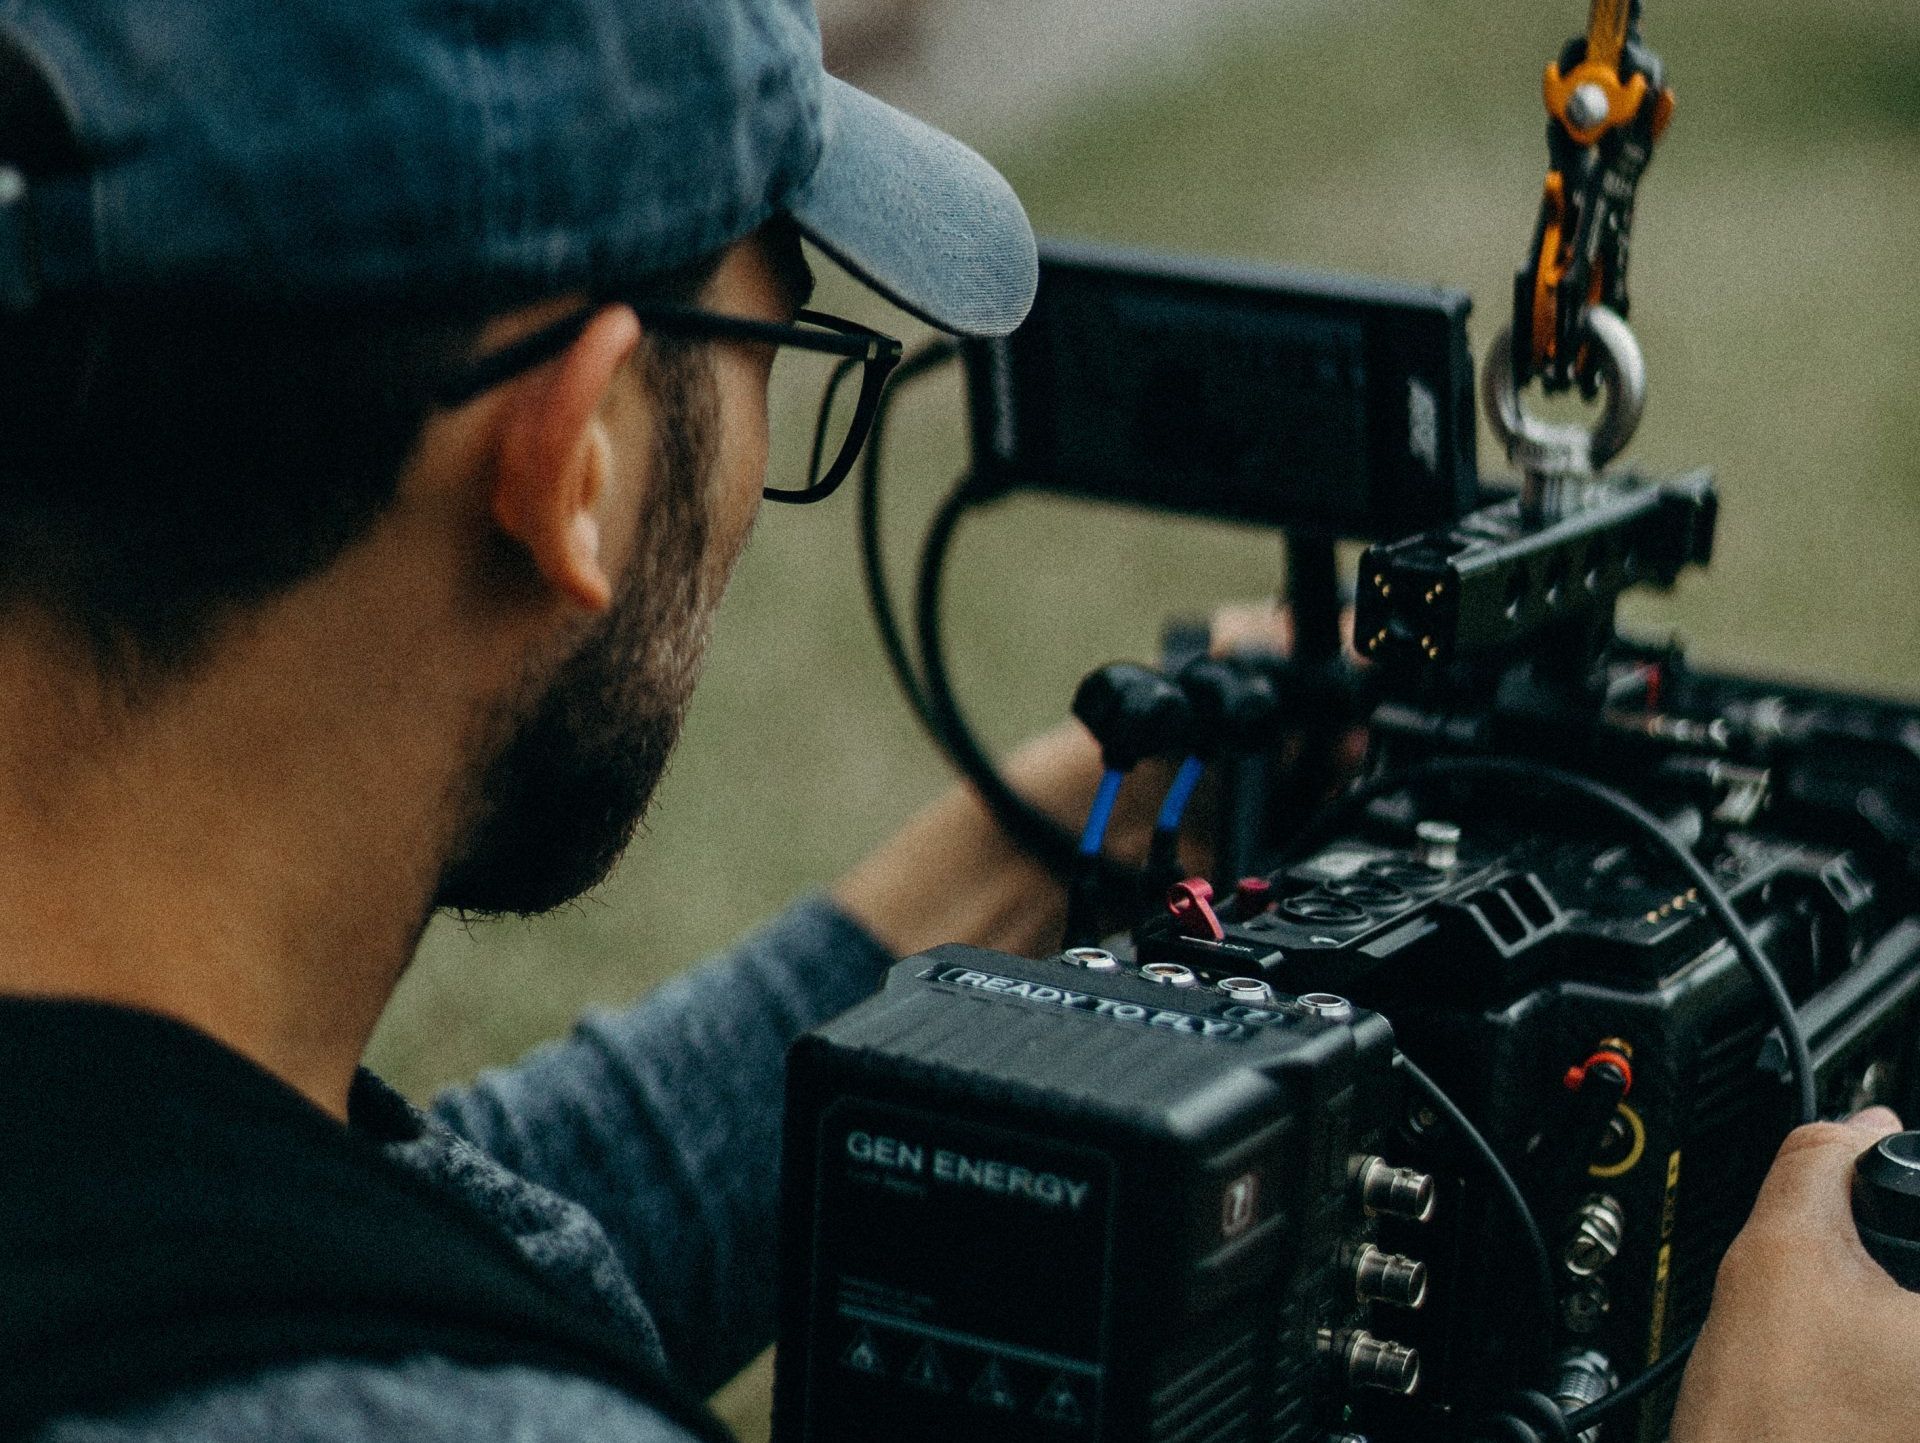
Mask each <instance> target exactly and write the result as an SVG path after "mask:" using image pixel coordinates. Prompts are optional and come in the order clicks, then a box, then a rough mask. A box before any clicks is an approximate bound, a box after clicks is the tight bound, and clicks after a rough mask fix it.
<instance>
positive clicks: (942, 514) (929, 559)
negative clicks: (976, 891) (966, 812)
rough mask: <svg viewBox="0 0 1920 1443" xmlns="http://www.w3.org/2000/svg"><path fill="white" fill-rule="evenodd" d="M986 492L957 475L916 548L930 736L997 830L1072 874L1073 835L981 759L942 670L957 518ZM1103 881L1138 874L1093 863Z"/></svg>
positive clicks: (1103, 861) (988, 761)
mask: <svg viewBox="0 0 1920 1443" xmlns="http://www.w3.org/2000/svg"><path fill="white" fill-rule="evenodd" d="M988 494H992V493H990V492H988V491H987V490H986V488H985V487H983V486H982V485H980V483H978V482H977V481H975V479H974V478H973V477H972V476H970V475H968V476H962V477H961V478H960V480H959V481H958V482H957V483H956V484H955V485H954V488H953V490H952V491H950V492H949V493H948V494H947V498H946V499H945V500H944V501H942V502H941V503H940V509H939V510H938V511H936V512H935V513H934V516H933V521H932V523H931V524H930V525H929V526H928V528H927V537H926V541H925V543H924V544H923V546H922V548H921V553H920V579H919V585H918V587H917V588H916V594H915V609H916V616H915V623H916V631H917V633H918V641H919V643H920V666H921V672H922V677H921V680H922V683H923V685H924V688H925V697H926V702H927V715H928V719H929V721H930V723H931V730H932V731H933V735H934V738H935V740H937V741H938V742H939V743H940V745H941V747H942V748H943V749H944V750H945V751H946V753H947V755H948V757H949V758H951V760H952V761H953V764H954V765H955V766H956V767H958V768H959V769H960V774H961V775H962V776H963V777H965V778H966V780H967V781H968V782H970V783H972V785H973V788H974V790H975V791H976V792H978V793H979V794H980V799H981V800H982V801H983V802H984V803H985V804H986V806H987V808H988V810H989V811H991V812H992V813H993V815H994V818H995V819H996V820H997V821H998V822H999V823H1000V826H1001V828H1002V829H1003V830H1004V831H1005V832H1006V833H1007V835H1008V836H1009V837H1011V838H1012V839H1013V840H1014V841H1015V842H1016V843H1017V844H1018V845H1019V846H1021V847H1022V848H1024V849H1025V850H1026V851H1028V852H1030V853H1031V854H1032V855H1033V856H1035V857H1036V858H1038V859H1039V860H1040V861H1042V862H1044V863H1046V864H1047V865H1048V866H1049V867H1051V868H1052V869H1053V870H1054V872H1055V873H1057V874H1058V875H1060V876H1062V877H1069V876H1071V875H1072V874H1073V870H1074V866H1075V863H1076V861H1077V859H1078V856H1079V846H1078V838H1076V837H1075V836H1074V835H1073V834H1072V833H1071V832H1070V831H1068V830H1067V829H1066V828H1065V827H1063V826H1061V825H1060V823H1058V822H1056V821H1055V820H1054V819H1053V818H1052V817H1050V816H1048V815H1047V814H1046V813H1045V812H1043V811H1041V810H1040V808H1038V807H1036V806H1035V805H1034V804H1033V803H1032V802H1030V801H1028V800H1027V799H1026V798H1025V797H1023V796H1021V795H1020V794H1019V793H1018V792H1017V791H1015V790H1014V789H1013V786H1012V785H1011V784H1010V783H1009V782H1008V781H1007V779H1006V778H1005V777H1004V776H1002V775H1001V773H1000V770H999V768H998V767H996V766H995V765H994V763H993V759H992V758H991V757H990V756H988V754H987V750H986V748H985V747H984V746H983V745H982V744H981V742H980V739H979V737H978V736H977V735H976V734H975V732H974V730H973V728H972V726H971V725H970V724H969V723H968V721H967V719H966V717H965V716H963V715H962V714H961V711H960V703H959V701H958V699H957V698H956V697H955V696H954V692H953V681H952V678H951V676H950V675H949V673H948V670H947V653H946V641H945V637H944V636H943V634H942V625H941V600H942V595H943V591H944V587H945V584H946V564H947V557H948V553H949V552H950V551H951V550H952V548H953V538H954V533H955V532H956V531H958V530H959V527H960V522H961V519H962V518H963V517H964V516H965V515H966V513H967V512H968V511H969V510H970V509H972V507H973V506H974V505H976V504H977V503H978V502H979V501H980V500H981V499H982V497H983V496H984V495H988ZM1099 871H1100V874H1101V877H1102V879H1103V881H1104V880H1111V881H1115V882H1120V883H1125V884H1131V883H1133V882H1135V881H1137V880H1138V877H1139V873H1138V872H1137V871H1136V870H1135V869H1134V868H1132V867H1125V866H1122V865H1121V864H1119V863H1117V862H1115V861H1113V860H1112V859H1111V858H1105V857H1103V858H1101V859H1100V860H1099Z"/></svg>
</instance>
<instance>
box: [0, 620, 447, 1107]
mask: <svg viewBox="0 0 1920 1443" xmlns="http://www.w3.org/2000/svg"><path fill="white" fill-rule="evenodd" d="M287 610H288V614H285V615H282V616H280V617H277V618H275V619H274V621H273V623H272V624H271V625H263V626H259V627H250V628H248V630H247V633H246V635H244V636H243V637H242V638H241V639H240V640H239V641H237V642H235V643H234V644H233V645H231V646H229V647H226V648H223V654H222V658H221V660H220V662H219V663H218V664H217V665H215V666H212V667H210V668H208V669H205V670H203V671H197V672H195V673H193V674H191V675H190V676H188V677H187V678H185V679H183V680H181V681H179V682H169V683H167V684H165V685H164V686H163V688H162V689H161V691H160V693H159V695H158V696H157V698H156V699H154V700H151V701H143V702H142V703H140V704H139V705H138V706H136V707H134V708H132V709H130V710H129V709H126V708H124V707H120V706H119V705H117V704H115V703H110V702H106V701H103V700H102V698H101V696H100V694H99V691H98V688H97V687H96V686H94V685H93V683H92V679H91V677H90V675H83V674H82V673H80V672H79V670H78V669H77V668H76V667H73V666H63V665H62V664H61V663H60V662H59V661H50V658H60V657H62V656H63V655H64V656H71V653H72V650H73V648H72V644H71V643H70V642H66V643H64V650H63V644H62V642H61V641H60V639H58V638H54V637H52V636H50V635H47V634H42V635H39V636H33V635H32V630H33V629H32V628H31V627H27V628H14V629H11V630H10V631H9V632H7V633H6V634H5V639H4V640H0V677H5V678H6V679H7V685H6V686H5V687H4V688H0V936H4V937H6V939H7V946H6V947H5V949H4V950H0V993H16V994H26V995H37V996H60V997H84V998H91V999H95V1000H98V1001H103V1002H110V1003H116V1004H120V1005H123V1006H127V1007H133V1008H139V1009H142V1010H146V1011H151V1012H156V1013H160V1014H163V1015H166V1016H171V1017H174V1018H177V1019H179V1020H181V1021H183V1022H186V1023H188V1024H190V1025H192V1026H194V1027H197V1028H199V1029H200V1030H202V1031H203V1032H206V1033H207V1034H209V1035H210V1036H212V1037H214V1038H215V1039H216V1040H218V1041H220V1042H222V1043H224V1044H225V1045H227V1046H228V1047H230V1048H232V1049H233V1050H234V1051H236V1052H239V1053H241V1054H242V1055H244V1056H246V1057H248V1058H250V1059H251V1060H253V1061H254V1062H256V1063H258V1064H260V1065H261V1066H263V1067H265V1068H266V1069H267V1070H268V1071H270V1072H273V1073H275V1074H276V1075H278V1076H279V1077H281V1078H282V1079H283V1080H284V1081H286V1082H287V1083H289V1084H290V1085H292V1086H293V1087H295V1088H297V1089H298V1090H299V1091H300V1092H302V1093H303V1094H305V1095H306V1096H307V1097H308V1098H310V1099H311V1100H312V1101H313V1102H314V1103H315V1104H316V1105H318V1106H320V1107H321V1108H323V1109H324V1110H325V1111H327V1112H328V1113H330V1114H332V1115H333V1116H335V1117H338V1118H341V1119H344V1118H345V1116H346V1107H347V1090H348V1087H349V1085H350V1084H351V1082H352V1078H353V1073H354V1069H355V1067H356V1065H357V1064H358V1061H359V1058H360V1056H361V1053H362V1052H363V1051H364V1049H365V1046H366V1043H367V1039H368V1038H369V1037H370V1036H371V1034H372V1031H373V1028H374V1025H375V1023H376V1022H377V1021H378V1019H379V1016H380V1013H381V1011H382V1010H383V1009H384V1008H385V1006H386V1003H387V1000H388V998H389V997H390V996H391V994H392V991H393V988H394V987H395V986H396V985H397V983H398V981H399V978H400V975H401V973H402V972H403V971H404V970H405V968H406V965H407V963H408V961H409V960H410V958H411V956H412V953H413V950H414V947H415V945H416V943H417V941H418V939H419V934H420V931H421V929H422V927H423V926H424V923H425V920H426V917H427V915H428V912H429V907H430V902H431V898H432V894H433V890H434V887H435V884H436V882H437V879H438V873H439V868H440V865H441V860H442V858H443V856H444V854H445V851H446V846H447V840H448V833H449V830H450V819H449V811H450V799H451V798H453V797H454V796H455V795H456V783H457V780H458V775H459V772H458V766H459V762H460V758H459V757H458V756H457V755H456V754H455V752H456V750H457V749H456V748H455V747H454V746H452V745H450V744H447V743H445V742H444V741H442V740H441V739H442V738H444V737H446V736H449V735H452V736H458V735H460V734H461V727H460V726H459V725H457V724H444V725H440V726H427V725H422V714H423V711H431V710H432V709H433V708H434V707H436V706H439V707H440V708H441V709H442V711H443V712H446V713H448V714H449V718H443V720H449V719H450V714H451V712H452V710H453V709H454V708H456V707H457V706H458V704H459V703H458V699H457V697H456V695H455V692H456V690H457V689H456V688H454V687H451V686H449V687H447V688H445V689H444V699H443V700H438V701H437V700H436V696H435V687H436V681H435V677H434V675H433V668H432V658H431V657H430V656H429V657H426V658H422V657H421V656H420V654H419V652H418V650H417V649H415V650H412V651H409V649H408V648H406V647H397V648H396V647H394V646H391V645H381V644H379V643H381V642H389V641H391V640H392V638H390V637H379V638H374V637H369V636H368V635H367V634H366V633H367V631H368V630H369V625H368V623H369V621H371V622H372V626H373V628H375V629H377V628H378V627H379V626H380V622H379V621H378V620H377V619H374V618H370V617H358V618H356V617H355V616H354V614H353V609H352V608H346V609H344V611H341V609H336V613H337V615H336V616H335V617H334V618H333V619H330V618H329V616H328V614H327V612H326V611H325V610H323V609H316V608H307V609H306V610H305V611H304V612H303V611H301V609H300V608H295V607H289V608H288V609H287ZM370 642H372V643H373V644H372V645H369V643H370ZM402 656H404V657H405V658H406V661H407V663H408V664H407V665H406V666H405V667H404V668H403V667H401V666H400V665H399V664H398V662H393V661H392V659H394V658H396V657H402ZM382 657H385V658H388V659H389V661H390V663H391V666H390V669H389V671H388V673H387V674H382V669H381V665H380V660H379V659H380V658H382Z"/></svg>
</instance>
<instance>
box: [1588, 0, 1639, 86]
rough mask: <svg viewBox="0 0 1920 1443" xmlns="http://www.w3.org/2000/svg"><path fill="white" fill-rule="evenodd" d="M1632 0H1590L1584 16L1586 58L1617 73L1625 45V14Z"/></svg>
mask: <svg viewBox="0 0 1920 1443" xmlns="http://www.w3.org/2000/svg"><path fill="white" fill-rule="evenodd" d="M1631 9H1632V5H1631V0H1593V12H1592V13H1591V14H1590V15H1589V16H1588V17H1587V60H1588V62H1589V63H1597V64H1600V65H1604V66H1606V68H1607V69H1609V70H1611V71H1613V72H1614V73H1615V74H1616V75H1617V74H1619V73H1620V55H1621V52H1622V51H1624V50H1625V49H1626V48H1627V17H1628V15H1629V13H1630V11H1631Z"/></svg>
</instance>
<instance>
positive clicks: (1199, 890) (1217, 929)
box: [1167, 877, 1227, 942]
mask: <svg viewBox="0 0 1920 1443" xmlns="http://www.w3.org/2000/svg"><path fill="white" fill-rule="evenodd" d="M1167 910H1168V911H1169V912H1171V913H1172V914H1173V921H1174V925H1175V926H1176V927H1178V928H1179V929H1180V935H1181V936H1183V937H1198V938H1199V939H1200V940H1201V941H1203V942H1224V941H1225V940H1226V937H1227V929H1226V928H1225V927H1222V926H1221V925H1220V918H1219V917H1218V916H1216V915H1215V914H1214V910H1213V884H1212V883H1210V882H1208V881H1207V879H1206V878H1205V877H1189V878H1187V880H1186V881H1184V882H1175V883H1174V884H1173V890H1172V891H1170V892H1168V893H1167Z"/></svg>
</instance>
